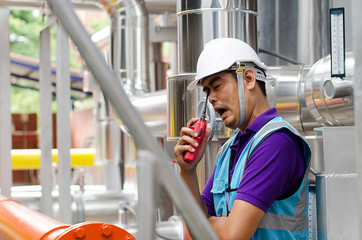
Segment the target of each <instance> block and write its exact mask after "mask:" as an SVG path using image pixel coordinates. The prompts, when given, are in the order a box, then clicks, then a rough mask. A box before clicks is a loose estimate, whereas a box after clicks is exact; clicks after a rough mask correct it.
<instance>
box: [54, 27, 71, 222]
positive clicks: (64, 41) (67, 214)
mask: <svg viewBox="0 0 362 240" xmlns="http://www.w3.org/2000/svg"><path fill="white" fill-rule="evenodd" d="M56 90H57V108H58V109H57V148H58V151H59V152H58V185H59V216H58V218H59V220H61V221H63V222H66V223H71V222H72V216H71V210H70V206H71V202H72V198H71V195H70V191H69V188H70V184H71V160H70V142H71V139H70V116H69V114H70V73H69V39H68V34H67V32H66V30H65V29H64V27H63V26H62V24H60V23H58V26H57V89H56Z"/></svg>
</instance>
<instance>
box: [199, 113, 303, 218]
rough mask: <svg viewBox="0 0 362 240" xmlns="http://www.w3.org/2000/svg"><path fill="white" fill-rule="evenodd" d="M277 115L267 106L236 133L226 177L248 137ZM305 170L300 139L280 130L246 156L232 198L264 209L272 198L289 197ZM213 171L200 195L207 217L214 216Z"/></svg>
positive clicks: (285, 130)
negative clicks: (229, 167)
mask: <svg viewBox="0 0 362 240" xmlns="http://www.w3.org/2000/svg"><path fill="white" fill-rule="evenodd" d="M277 116H279V115H278V114H277V111H276V109H275V108H271V109H269V110H267V111H266V112H264V113H263V114H261V115H260V116H259V117H257V118H256V119H255V120H254V121H253V122H252V123H251V124H250V125H249V126H248V127H247V128H246V130H245V132H244V133H241V132H239V135H238V137H237V139H236V141H235V143H234V144H233V145H232V146H231V147H230V148H231V149H232V151H234V154H235V155H234V156H235V157H234V159H233V162H232V168H231V171H230V179H231V178H232V174H233V172H234V169H235V165H236V162H237V160H238V159H239V156H240V154H241V152H242V151H243V150H244V148H245V146H246V145H247V143H248V142H249V140H250V139H251V138H252V137H253V136H254V135H255V134H256V133H257V132H258V131H259V130H260V129H261V128H262V127H263V126H264V125H265V124H266V123H267V122H268V121H269V120H271V119H273V118H275V117H277ZM305 169H306V165H305V160H304V154H303V143H302V141H301V139H299V138H298V137H296V136H295V135H294V134H293V133H291V132H290V131H289V130H287V129H281V130H279V131H277V132H275V133H273V134H272V135H270V136H269V137H268V138H267V139H265V140H264V142H262V143H261V144H260V145H259V147H258V148H257V149H256V150H255V151H254V153H253V154H252V155H251V156H250V158H249V159H248V161H247V163H246V165H245V170H244V175H243V179H242V181H241V182H240V185H239V188H238V190H237V194H236V198H235V199H240V200H244V201H247V202H249V203H251V204H253V205H255V206H257V207H258V208H260V209H261V210H263V211H264V212H266V211H267V210H268V208H269V207H270V206H271V205H272V204H273V202H274V201H275V200H278V199H284V198H286V197H289V196H291V195H292V194H293V193H294V192H295V191H296V190H297V189H298V187H299V185H300V184H301V182H302V180H303V176H304V171H305ZM214 174H215V169H214V172H213V173H212V175H211V176H210V178H209V180H208V181H207V183H206V185H205V188H204V190H203V191H202V194H201V197H202V199H203V200H204V202H205V204H206V206H207V209H208V212H209V214H210V215H211V216H215V210H214V200H213V196H212V193H211V192H210V191H211V189H212V185H213V181H214Z"/></svg>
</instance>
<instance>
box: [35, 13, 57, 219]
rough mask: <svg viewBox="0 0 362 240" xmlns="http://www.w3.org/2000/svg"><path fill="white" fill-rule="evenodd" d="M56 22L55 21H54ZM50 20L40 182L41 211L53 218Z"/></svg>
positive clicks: (43, 38)
mask: <svg viewBox="0 0 362 240" xmlns="http://www.w3.org/2000/svg"><path fill="white" fill-rule="evenodd" d="M53 20H55V19H53ZM50 21H51V20H50V19H48V26H47V27H45V28H44V29H43V30H42V31H41V32H40V44H39V45H40V62H39V66H40V69H39V71H40V78H39V84H40V86H39V95H40V129H41V131H40V139H41V141H40V150H41V155H40V161H41V163H40V166H41V168H40V179H41V180H40V181H41V186H42V197H41V199H40V207H41V208H40V211H41V212H42V213H44V214H46V215H47V216H50V217H51V216H52V195H51V194H52V188H53V184H52V159H53V157H52V148H53V121H52V107H51V104H52V95H51V87H52V78H51V77H52V76H51V65H50V63H51V61H50V28H51V26H49V23H50Z"/></svg>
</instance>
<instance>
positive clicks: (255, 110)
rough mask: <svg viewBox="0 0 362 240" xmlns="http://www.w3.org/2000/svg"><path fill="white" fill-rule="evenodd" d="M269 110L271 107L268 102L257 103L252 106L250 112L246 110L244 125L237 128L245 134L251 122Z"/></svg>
mask: <svg viewBox="0 0 362 240" xmlns="http://www.w3.org/2000/svg"><path fill="white" fill-rule="evenodd" d="M264 99H265V98H264ZM270 108H271V107H270V105H269V103H268V101H267V100H266V99H265V100H263V101H259V102H257V103H256V104H255V105H254V106H252V108H251V109H250V110H251V111H248V109H247V111H246V112H249V114H246V116H245V120H244V123H243V124H242V125H241V127H239V129H240V131H241V132H245V130H246V128H247V127H249V125H250V124H252V122H254V120H255V119H256V118H257V117H259V116H260V115H261V114H263V113H264V112H265V111H267V110H269V109H270Z"/></svg>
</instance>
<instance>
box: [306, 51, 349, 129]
mask: <svg viewBox="0 0 362 240" xmlns="http://www.w3.org/2000/svg"><path fill="white" fill-rule="evenodd" d="M345 64H346V79H347V80H348V79H352V78H353V76H354V73H353V71H354V56H353V53H352V52H346V61H345ZM330 69H331V62H330V56H327V57H324V58H322V59H320V60H319V61H318V62H316V63H315V64H314V65H313V67H312V68H311V69H310V71H309V73H308V75H307V77H306V80H305V101H306V105H307V107H308V109H309V111H310V113H311V115H312V117H313V118H314V119H315V120H316V121H317V122H319V123H320V124H321V125H322V126H351V125H354V98H353V94H352V91H350V93H351V94H349V95H348V94H347V95H344V96H342V97H335V98H333V99H328V98H327V97H326V96H325V93H324V86H325V84H324V83H325V82H326V81H330V80H331V71H330ZM347 80H346V81H347ZM342 81H344V80H342Z"/></svg>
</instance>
